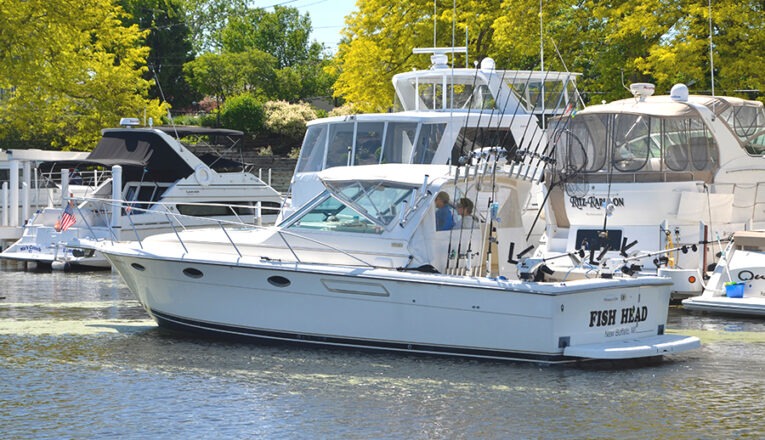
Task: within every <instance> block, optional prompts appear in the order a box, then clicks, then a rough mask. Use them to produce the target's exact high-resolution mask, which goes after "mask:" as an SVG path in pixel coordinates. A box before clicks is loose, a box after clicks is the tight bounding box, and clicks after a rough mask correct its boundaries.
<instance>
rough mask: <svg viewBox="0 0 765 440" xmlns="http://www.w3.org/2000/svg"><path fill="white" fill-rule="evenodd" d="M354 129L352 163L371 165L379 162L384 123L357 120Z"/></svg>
mask: <svg viewBox="0 0 765 440" xmlns="http://www.w3.org/2000/svg"><path fill="white" fill-rule="evenodd" d="M356 130H357V131H356V147H355V149H354V152H353V163H354V165H371V164H376V163H378V162H380V155H381V154H382V145H383V134H384V132H385V123H383V122H359V123H358V128H357V129H356Z"/></svg>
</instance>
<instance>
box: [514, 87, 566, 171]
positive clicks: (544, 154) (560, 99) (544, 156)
mask: <svg viewBox="0 0 765 440" xmlns="http://www.w3.org/2000/svg"><path fill="white" fill-rule="evenodd" d="M547 74H549V72H547V73H546V74H545V76H546V75H547ZM568 82H569V79H568V78H566V82H565V83H564V86H563V87H562V88H561V93H560V94H559V95H558V101H557V103H556V104H555V107H554V109H553V114H556V115H557V114H558V113H560V109H561V107H562V105H563V104H564V99H563V96H564V94H563V90H566V85H568ZM563 116H564V117H565V116H567V115H566V114H565V108H564V111H563ZM544 117H545V109H542V118H544ZM561 119H563V118H561V117H557V118H555V126H554V127H553V128H552V133H555V132H556V131H557V130H558V126H559V125H560V124H561ZM570 120H571V119H570V118H568V119H566V122H565V124H566V125H567V124H568V122H569V121H570ZM548 132H549V129H548ZM545 139H546V144H545V148H544V149H543V150H542V152H541V153H540V154H539V155H536V150H535V152H534V156H532V161H533V159H534V157H536V158H537V163H536V165H534V166H533V168H534V169H537V168H539V166H540V164H541V163H542V162H545V164H547V163H549V161H550V160H551V159H552V156H549V155H548V154H547V153H548V151H547V149H548V147H549V146H550V139H549V137H548V136H546V133H544V132H543V133H542V136H540V138H539V141H538V143H537V150H538V148H539V145H540V144H541V143H542V142H543V141H544V140H545ZM531 168H532V164H531V163H529V167H528V168H527V169H526V174H525V175H524V176H523V178H524V179H526V178H527V177H528V172H529V171H530V170H531Z"/></svg>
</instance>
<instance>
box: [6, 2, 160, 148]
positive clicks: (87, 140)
mask: <svg viewBox="0 0 765 440" xmlns="http://www.w3.org/2000/svg"><path fill="white" fill-rule="evenodd" d="M124 18H125V13H124V10H123V9H122V8H120V7H119V6H116V5H114V4H113V3H112V2H111V1H109V0H87V1H84V2H83V1H79V0H78V1H74V0H62V1H59V2H49V1H45V0H28V1H23V2H19V1H9V0H0V48H2V49H1V50H0V90H3V93H2V94H0V140H2V143H3V145H13V143H14V141H22V142H27V141H30V140H32V139H44V140H45V141H44V142H45V143H46V144H47V145H51V146H54V147H65V148H70V149H88V148H92V146H93V145H94V144H95V142H96V140H97V139H98V138H99V136H100V129H102V128H104V127H107V126H113V125H116V124H117V122H118V121H119V118H120V117H124V116H138V117H141V116H146V117H153V118H154V119H156V120H159V119H160V118H161V116H162V115H163V114H164V113H165V107H164V106H163V105H162V104H160V103H159V102H158V101H157V100H149V99H147V92H148V89H149V86H150V84H149V83H148V82H147V81H146V80H145V79H144V78H143V77H142V75H143V74H144V73H145V72H146V56H147V54H148V48H146V47H144V46H142V45H141V43H142V39H143V38H144V37H145V33H144V32H141V31H140V30H139V29H138V26H135V25H132V26H124V25H123V19H124Z"/></svg>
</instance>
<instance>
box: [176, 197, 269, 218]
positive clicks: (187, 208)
mask: <svg viewBox="0 0 765 440" xmlns="http://www.w3.org/2000/svg"><path fill="white" fill-rule="evenodd" d="M260 203H261V213H262V215H274V214H278V213H279V209H281V204H280V203H278V202H267V201H263V202H260ZM176 208H177V209H178V212H179V213H181V214H183V215H189V216H194V217H224V216H233V215H234V214H236V215H257V213H258V210H257V205H256V204H255V203H246V202H200V203H199V204H193V205H189V204H183V203H179V204H178V205H176Z"/></svg>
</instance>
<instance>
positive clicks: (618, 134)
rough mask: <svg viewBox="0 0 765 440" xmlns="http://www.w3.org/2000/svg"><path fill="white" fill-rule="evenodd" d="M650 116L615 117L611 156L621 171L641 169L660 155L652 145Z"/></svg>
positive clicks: (627, 115)
mask: <svg viewBox="0 0 765 440" xmlns="http://www.w3.org/2000/svg"><path fill="white" fill-rule="evenodd" d="M649 121H650V118H649V117H647V116H643V115H629V114H623V115H617V116H616V117H615V118H614V136H613V139H614V142H613V150H612V152H611V157H612V158H613V161H614V168H616V169H617V170H619V171H639V170H641V169H643V168H644V167H645V165H646V163H647V162H648V159H649V158H651V157H659V156H660V152H659V151H658V147H657V146H652V145H651V136H650V133H651V130H650V127H649Z"/></svg>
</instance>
